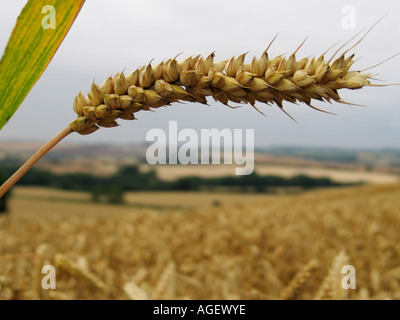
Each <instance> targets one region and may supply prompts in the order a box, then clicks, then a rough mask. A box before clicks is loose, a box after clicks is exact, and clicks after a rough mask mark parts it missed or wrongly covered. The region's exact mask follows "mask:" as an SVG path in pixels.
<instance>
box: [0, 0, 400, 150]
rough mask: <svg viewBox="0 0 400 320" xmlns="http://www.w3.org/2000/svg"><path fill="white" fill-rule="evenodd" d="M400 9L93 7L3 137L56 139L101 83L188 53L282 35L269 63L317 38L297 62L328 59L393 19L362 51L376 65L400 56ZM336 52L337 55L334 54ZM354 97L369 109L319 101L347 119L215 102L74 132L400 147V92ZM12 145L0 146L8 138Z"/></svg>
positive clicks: (210, 1)
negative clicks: (352, 16)
mask: <svg viewBox="0 0 400 320" xmlns="http://www.w3.org/2000/svg"><path fill="white" fill-rule="evenodd" d="M25 2H26V1H21V0H14V1H4V0H3V1H2V2H1V10H0V51H1V52H2V51H3V50H4V48H5V46H6V43H7V40H8V37H9V35H10V33H11V31H12V28H13V26H14V24H15V21H16V18H17V16H18V14H19V12H20V10H21V9H22V7H23V6H24V4H25ZM346 5H351V6H353V7H354V9H355V13H356V28H355V29H344V28H343V26H342V20H343V18H344V16H345V14H343V13H342V9H343V7H344V6H346ZM399 12H400V1H395V0H382V1H376V0H362V1H361V0H359V1H354V0H346V1H338V0H325V1H321V0H302V1H298V0H280V1H256V0H247V1H238V0H229V1H228V0H227V1H225V0H202V1H188V0H186V1H184V0H181V1H179V0H168V1H162V0H141V1H136V0H135V1H132V0H113V1H109V0H108V1H106V0H87V1H86V3H85V5H84V6H83V9H82V11H81V13H80V15H79V16H78V18H77V20H76V21H75V24H74V25H73V27H72V28H71V30H70V32H69V33H68V35H67V37H66V39H65V40H64V42H63V43H62V45H61V47H60V48H59V50H58V51H57V53H56V55H55V57H54V58H53V60H52V62H51V63H50V65H49V67H48V68H47V70H46V71H45V73H44V74H43V76H42V77H41V79H40V80H39V81H38V83H37V84H36V85H35V87H34V88H33V89H32V91H31V92H30V94H29V95H28V96H27V98H26V99H25V101H24V103H23V104H22V105H21V107H20V108H19V109H18V111H17V112H16V113H15V115H14V117H13V118H11V120H10V121H9V122H8V124H7V125H6V126H5V127H4V128H3V130H2V131H1V132H0V141H1V140H3V141H4V140H10V139H17V140H48V139H50V138H51V137H52V136H54V135H55V134H56V133H57V132H58V131H59V130H61V129H62V128H63V127H64V126H65V125H66V124H67V123H69V122H70V121H72V120H73V119H74V118H75V114H74V112H73V110H72V102H73V99H74V97H75V95H76V94H77V93H78V92H79V91H80V90H82V91H83V92H85V93H86V92H87V91H88V90H89V89H90V85H91V83H92V81H93V79H95V80H96V82H98V83H101V82H102V81H103V80H104V79H105V78H106V77H107V76H109V75H110V74H113V73H116V72H120V71H122V70H123V69H125V68H126V70H127V71H128V72H129V71H130V70H132V69H136V68H137V67H138V66H141V65H144V64H147V63H148V62H149V61H150V60H151V59H153V58H154V59H155V60H154V61H155V62H156V61H160V60H163V59H164V58H172V57H174V56H176V55H177V54H178V53H180V52H183V54H182V55H181V56H182V58H184V57H186V56H189V55H194V54H199V53H201V54H203V55H208V54H209V53H210V52H212V51H214V50H215V51H216V58H215V59H216V61H219V60H224V59H228V58H230V57H231V56H233V55H236V56H237V55H239V54H241V53H243V52H246V51H250V52H249V54H248V58H247V59H248V60H250V59H252V57H253V56H254V55H256V56H260V54H261V53H262V52H263V51H264V49H265V48H266V46H267V45H268V43H269V42H270V41H271V39H272V38H273V37H274V36H275V35H276V34H277V33H278V32H279V37H278V39H277V40H276V42H275V43H274V44H273V46H272V48H271V49H270V51H269V52H270V56H271V57H273V56H276V55H278V54H282V53H291V52H292V51H293V50H295V49H296V48H297V47H298V45H299V44H300V43H301V42H302V41H303V40H304V38H305V37H306V36H308V40H307V42H306V43H305V45H304V46H303V47H302V48H301V50H300V51H299V53H298V55H297V57H298V58H302V57H306V56H309V55H319V54H321V53H322V52H324V51H325V50H326V49H327V48H329V47H330V46H331V45H332V44H334V43H335V42H337V41H339V40H341V41H342V42H345V41H346V40H348V39H350V38H351V37H352V36H353V35H355V34H356V33H357V32H358V31H360V30H361V29H362V28H364V27H369V26H371V25H372V24H373V23H374V22H376V21H377V20H378V19H379V18H381V17H382V16H384V15H385V14H387V13H388V14H389V15H388V16H387V17H386V18H385V19H384V20H383V21H382V22H380V23H379V24H378V25H377V27H376V28H375V29H374V30H373V31H372V32H371V33H370V34H369V35H368V36H367V38H366V39H365V40H364V41H363V42H362V43H361V44H360V45H358V46H357V47H356V48H355V49H354V50H353V51H354V52H355V53H356V55H357V57H362V59H361V60H359V61H358V62H357V63H356V64H355V65H354V68H355V69H363V68H366V67H370V66H372V65H374V64H376V63H378V62H380V61H382V60H384V59H385V58H388V57H389V56H391V55H393V54H395V53H398V52H400V41H399V39H400V19H399V18H398V14H399ZM328 56H329V54H328ZM399 65H400V56H399V57H396V58H394V59H393V60H390V61H388V62H386V63H385V64H383V65H381V66H379V67H377V68H376V69H373V73H377V74H379V75H378V76H377V77H378V78H380V79H383V80H385V81H386V82H388V83H391V82H400V72H399V71H400V68H399ZM341 95H342V97H343V99H344V100H346V101H350V102H353V103H358V104H362V105H365V106H367V107H366V108H364V107H349V106H348V105H343V104H337V103H334V104H332V105H329V104H324V103H317V102H316V103H315V106H317V107H322V108H323V107H325V109H327V110H329V111H332V112H335V113H337V116H331V115H327V114H323V113H319V112H316V111H314V110H311V109H309V108H307V107H306V106H303V105H291V104H289V103H287V104H286V110H287V111H288V112H289V113H290V114H291V115H292V116H293V117H294V118H295V119H296V120H297V121H298V122H299V124H296V123H294V122H293V121H292V120H291V119H289V118H288V117H287V116H286V115H284V114H283V113H282V112H281V111H280V110H278V108H277V107H273V106H264V105H259V107H260V109H261V110H263V111H264V112H265V113H266V114H267V117H263V116H262V115H260V114H259V113H258V112H256V111H255V110H254V109H252V108H251V106H243V107H242V108H239V109H235V110H231V109H229V108H227V107H225V106H224V105H222V104H217V103H215V102H213V100H212V98H210V105H211V106H210V107H207V106H204V105H200V104H190V103H188V104H174V105H172V106H171V107H168V108H160V109H158V110H157V112H156V113H152V112H141V113H138V114H137V116H138V118H139V121H124V120H120V124H121V126H120V127H118V128H111V129H105V128H104V129H101V130H99V131H97V132H96V133H94V134H92V135H89V136H80V135H78V134H73V135H70V136H69V137H68V138H67V141H69V142H82V143H99V142H109V143H131V142H140V141H144V140H145V137H146V133H147V132H148V131H149V130H150V129H153V128H162V129H167V127H168V121H169V120H177V121H178V128H179V129H184V128H193V129H196V130H200V129H211V128H219V129H222V128H232V129H236V128H243V129H246V128H248V129H255V142H256V145H257V146H275V145H302V146H335V147H346V148H353V147H360V148H375V147H396V148H400V104H399V101H400V87H386V88H373V87H368V88H364V89H362V90H357V91H342V92H341ZM0 143H1V142H0Z"/></svg>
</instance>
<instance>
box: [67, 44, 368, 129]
mask: <svg viewBox="0 0 400 320" xmlns="http://www.w3.org/2000/svg"><path fill="white" fill-rule="evenodd" d="M303 43H304V42H303ZM299 48H300V47H299ZM299 48H298V49H299ZM298 49H297V50H298ZM297 50H296V51H295V52H294V53H293V54H291V55H290V56H289V57H287V58H286V57H284V56H283V55H280V56H278V57H276V58H274V59H269V56H268V53H267V50H266V51H264V53H263V54H262V55H261V57H260V58H259V59H257V58H256V57H254V58H253V60H252V62H251V63H249V64H246V63H245V56H246V53H245V54H242V55H240V56H239V57H237V58H235V57H232V58H231V59H230V60H228V61H222V62H214V56H215V55H214V53H211V54H210V55H209V56H208V57H206V58H203V57H202V56H200V55H198V56H195V57H188V58H186V59H184V60H182V61H180V62H178V61H177V60H176V58H174V59H169V60H167V61H166V62H162V63H160V64H158V65H156V66H152V65H151V64H148V65H147V66H143V67H141V68H140V69H137V70H134V71H133V72H131V73H130V74H128V75H127V76H125V74H124V73H123V72H122V73H117V74H116V75H115V76H114V77H111V76H110V77H108V78H107V79H106V80H105V81H104V82H103V83H102V85H100V86H99V85H97V84H95V83H93V84H92V87H91V91H90V92H89V94H88V95H87V96H84V95H83V94H82V93H81V92H80V93H79V94H78V95H77V96H76V98H75V100H74V103H73V108H74V111H75V112H76V113H77V115H78V117H77V119H75V120H74V121H73V122H72V123H71V124H70V128H71V129H72V130H73V131H76V132H78V133H80V134H90V133H93V132H95V131H96V130H98V129H99V127H106V128H110V127H115V126H118V124H117V122H116V120H117V119H118V118H120V119H124V120H134V119H136V117H135V114H136V113H137V112H139V111H141V110H147V111H148V110H152V109H156V108H159V107H162V106H167V105H170V104H171V103H173V102H180V101H190V102H200V103H203V104H207V97H212V98H213V99H214V100H215V101H219V102H221V103H223V104H225V105H227V106H229V107H232V106H231V105H230V104H229V103H231V102H234V103H239V104H247V103H248V104H250V105H251V106H253V107H254V108H255V109H256V110H258V109H257V107H256V106H255V104H256V102H260V103H264V104H276V105H277V106H278V107H279V108H280V109H281V110H282V111H284V109H283V102H284V101H288V102H291V103H304V104H306V105H308V106H309V107H311V108H313V109H316V110H319V111H322V110H320V109H318V108H315V107H313V106H312V104H311V103H312V100H320V101H327V102H331V101H336V102H339V103H346V102H344V101H343V100H342V99H341V98H340V96H339V93H338V90H340V89H344V88H346V89H352V90H354V89H360V88H362V87H364V86H368V85H372V84H371V83H370V82H369V80H368V79H370V78H371V77H372V75H371V74H370V73H363V72H359V71H350V67H351V66H352V65H353V63H354V62H355V60H354V55H350V56H349V57H345V55H344V54H342V55H341V56H340V57H339V58H337V59H336V60H334V61H333V62H331V60H332V59H330V60H329V61H326V60H325V59H324V56H323V55H322V56H321V57H319V58H318V59H316V58H314V57H312V58H304V59H300V60H297V59H296V53H297ZM258 111H259V110H258ZM259 112H261V111H259ZM261 113H262V112H261Z"/></svg>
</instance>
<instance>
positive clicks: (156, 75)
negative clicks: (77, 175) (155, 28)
mask: <svg viewBox="0 0 400 320" xmlns="http://www.w3.org/2000/svg"><path fill="white" fill-rule="evenodd" d="M361 40H362V39H361ZM361 40H360V41H361ZM303 43H304V42H303ZM303 43H302V44H303ZM300 47H301V46H300ZM300 47H299V48H300ZM268 48H269V47H268ZM268 48H267V50H265V51H264V52H263V54H262V55H261V57H260V58H256V57H254V58H253V60H252V61H251V63H245V56H246V53H244V54H242V55H240V56H239V57H237V58H235V57H232V58H231V59H229V60H225V61H221V62H214V56H215V55H214V53H211V54H210V55H209V56H208V57H206V58H203V57H202V56H200V55H197V56H195V57H188V58H186V59H184V60H182V61H180V62H178V61H177V59H176V57H175V58H173V59H169V60H167V61H166V62H161V63H159V64H157V65H156V66H152V65H151V64H150V63H149V64H148V65H147V66H142V67H141V68H138V69H136V70H134V71H132V72H131V73H129V74H128V75H127V76H125V74H124V73H123V72H122V73H117V74H116V75H115V76H114V77H111V76H110V77H108V78H107V79H106V80H105V81H104V82H103V83H102V85H100V86H99V85H97V84H95V83H93V84H92V86H91V91H90V92H89V93H88V95H87V96H84V95H83V94H82V92H80V93H79V94H78V95H77V96H76V98H75V100H74V103H73V108H74V111H75V112H76V113H77V115H78V117H77V118H76V119H75V120H74V121H73V122H71V123H70V124H69V125H68V126H67V127H66V128H64V129H63V130H62V131H61V132H60V133H59V134H58V135H57V136H56V137H55V138H54V139H52V140H51V141H50V142H49V143H47V144H46V145H45V147H43V148H42V149H41V150H39V151H38V152H37V153H36V154H35V155H34V156H33V157H32V158H31V159H29V160H28V161H27V163H25V164H24V165H23V166H22V167H21V168H20V169H19V170H18V171H17V172H16V173H15V174H14V175H13V176H12V177H11V178H10V179H9V180H8V181H7V182H6V183H5V184H4V185H3V186H1V187H0V197H1V196H2V195H3V194H4V193H5V192H7V190H8V189H9V188H11V187H12V186H13V185H14V184H15V183H16V182H17V181H18V180H19V179H20V178H21V177H22V176H23V175H24V174H25V173H26V172H27V171H28V170H29V168H30V167H32V166H33V165H34V164H35V163H36V162H37V161H38V160H39V159H40V158H41V157H42V156H43V155H44V154H46V153H47V152H48V151H49V150H50V149H51V148H52V147H54V145H56V144H57V143H58V142H59V141H60V140H61V139H63V138H64V137H66V136H67V135H68V134H70V133H71V132H74V131H75V132H78V133H80V134H82V135H86V134H90V133H93V132H95V131H96V130H98V129H99V127H105V128H110V127H116V126H118V123H117V122H116V120H117V119H118V118H120V119H124V120H134V119H136V117H135V114H136V113H137V112H139V111H142V110H147V111H148V110H152V109H156V108H159V107H162V106H168V105H170V104H171V103H173V102H182V101H190V102H200V103H203V104H207V97H209V96H211V97H213V99H214V100H215V101H219V102H221V103H223V104H225V105H227V106H228V107H231V108H235V107H232V106H231V105H230V104H229V103H230V102H234V103H238V104H247V103H248V104H250V105H251V106H252V107H253V108H254V109H256V110H257V111H259V112H260V113H262V112H261V111H260V110H259V109H258V108H257V107H256V105H255V104H256V102H260V103H264V104H276V105H277V106H278V107H279V108H280V109H281V110H282V111H283V112H285V113H286V111H285V110H284V108H283V102H284V101H288V102H291V103H304V104H306V105H307V106H309V107H310V108H313V109H316V110H318V111H323V110H320V109H318V108H316V107H314V106H313V105H312V104H311V102H312V100H320V101H327V102H331V101H336V102H339V103H346V104H348V103H347V102H345V101H343V100H342V99H341V98H340V96H339V93H338V90H339V89H352V90H354V89H360V88H363V87H364V86H376V85H374V84H371V83H370V82H369V80H368V79H370V78H371V77H372V74H370V73H364V72H360V71H350V67H351V66H352V65H353V63H354V62H355V60H354V54H353V55H350V56H349V57H347V58H346V57H345V53H346V52H345V53H343V54H342V55H340V57H339V58H337V59H336V60H334V61H333V57H334V56H335V55H336V54H337V52H336V53H335V55H334V56H333V57H332V58H331V59H329V60H328V61H326V60H325V58H324V55H321V56H320V57H319V58H315V57H312V58H303V59H300V60H297V59H296V53H297V50H298V49H299V48H298V49H297V50H296V51H295V52H294V53H292V54H291V55H290V56H289V57H284V56H283V55H279V56H277V57H276V58H273V59H270V58H269V56H268V52H267V51H268ZM341 48H342V47H341ZM341 48H340V49H341ZM340 49H339V50H340ZM339 50H338V51H339ZM332 61H333V62H332ZM323 112H326V111H323ZM286 114H287V113H286ZM287 115H288V116H289V117H291V116H290V115H289V114H287ZM291 118H292V117H291ZM292 119H293V118H292ZM293 120H294V119H293Z"/></svg>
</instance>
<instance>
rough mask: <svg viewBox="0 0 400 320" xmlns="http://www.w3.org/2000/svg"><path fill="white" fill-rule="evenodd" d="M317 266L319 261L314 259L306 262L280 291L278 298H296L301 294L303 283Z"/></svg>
mask: <svg viewBox="0 0 400 320" xmlns="http://www.w3.org/2000/svg"><path fill="white" fill-rule="evenodd" d="M318 266H319V261H318V260H316V259H312V260H311V261H310V262H308V263H307V264H306V265H305V266H304V267H303V268H302V269H301V270H300V271H299V272H298V273H297V274H296V275H295V277H294V278H293V279H292V280H291V281H290V283H289V284H288V286H287V287H286V288H285V289H284V290H283V291H282V293H281V295H280V298H281V299H282V300H293V299H296V298H297V297H298V296H299V295H300V294H301V291H302V288H303V286H304V284H305V283H306V281H307V280H308V279H309V278H310V277H311V275H312V274H313V272H314V271H315V270H316V269H317V268H318Z"/></svg>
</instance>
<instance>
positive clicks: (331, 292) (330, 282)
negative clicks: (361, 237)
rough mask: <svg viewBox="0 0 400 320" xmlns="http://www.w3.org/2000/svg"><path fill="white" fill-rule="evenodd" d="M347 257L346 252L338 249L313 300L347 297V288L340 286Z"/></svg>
mask: <svg viewBox="0 0 400 320" xmlns="http://www.w3.org/2000/svg"><path fill="white" fill-rule="evenodd" d="M348 261H349V257H348V256H347V254H346V252H344V251H340V252H339V253H338V255H337V256H336V257H335V258H334V259H333V262H332V265H331V267H330V269H329V271H328V274H327V276H326V277H325V279H324V280H323V282H322V284H321V286H320V288H319V290H318V292H317V295H316V296H315V300H327V299H330V300H343V299H347V290H345V289H343V288H342V274H341V270H342V268H343V266H345V265H347V264H348Z"/></svg>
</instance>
